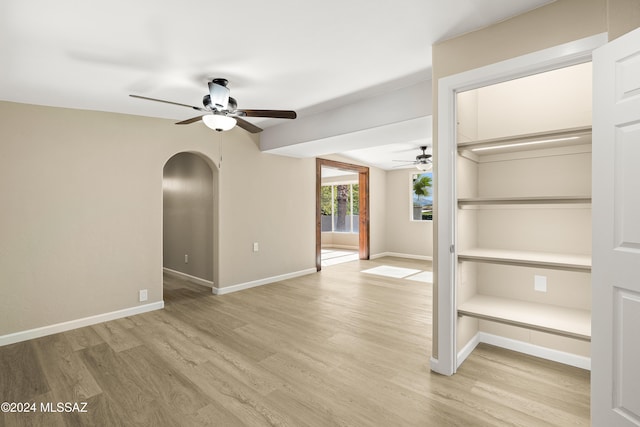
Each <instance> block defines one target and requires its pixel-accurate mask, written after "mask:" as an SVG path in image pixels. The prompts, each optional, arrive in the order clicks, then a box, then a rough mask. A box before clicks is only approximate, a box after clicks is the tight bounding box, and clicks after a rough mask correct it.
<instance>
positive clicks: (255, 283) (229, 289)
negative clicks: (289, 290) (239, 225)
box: [213, 268, 317, 295]
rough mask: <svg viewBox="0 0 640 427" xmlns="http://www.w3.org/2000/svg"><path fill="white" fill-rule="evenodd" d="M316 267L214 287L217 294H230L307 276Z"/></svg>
mask: <svg viewBox="0 0 640 427" xmlns="http://www.w3.org/2000/svg"><path fill="white" fill-rule="evenodd" d="M316 272H317V270H316V269H315V268H308V269H306V270H300V271H294V272H293V273H287V274H281V275H279V276H273V277H266V278H264V279H259V280H253V281H251V282H245V283H238V284H237V285H231V286H225V287H224V288H213V293H214V294H215V295H224V294H230V293H231V292H238V291H242V290H245V289H250V288H255V287H256V286H262V285H268V284H269V283H274V282H280V281H282V280H287V279H293V278H294V277H300V276H306V275H307V274H313V273H316Z"/></svg>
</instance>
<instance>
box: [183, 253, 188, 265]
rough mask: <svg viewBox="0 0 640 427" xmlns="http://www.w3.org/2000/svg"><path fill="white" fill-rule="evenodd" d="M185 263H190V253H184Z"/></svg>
mask: <svg viewBox="0 0 640 427" xmlns="http://www.w3.org/2000/svg"><path fill="white" fill-rule="evenodd" d="M184 263H185V264H189V255H188V254H184Z"/></svg>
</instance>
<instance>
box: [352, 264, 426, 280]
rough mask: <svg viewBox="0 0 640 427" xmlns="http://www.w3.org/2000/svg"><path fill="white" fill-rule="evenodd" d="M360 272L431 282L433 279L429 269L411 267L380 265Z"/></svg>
mask: <svg viewBox="0 0 640 427" xmlns="http://www.w3.org/2000/svg"><path fill="white" fill-rule="evenodd" d="M361 273H367V274H375V275H377V276H385V277H393V278H394V279H407V280H413V281H416V282H425V283H431V282H432V281H433V273H432V272H431V271H422V270H416V269H413V268H401V267H392V266H389V265H380V266H378V267H374V268H369V269H367V270H362V271H361Z"/></svg>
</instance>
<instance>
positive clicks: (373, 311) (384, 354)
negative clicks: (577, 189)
mask: <svg viewBox="0 0 640 427" xmlns="http://www.w3.org/2000/svg"><path fill="white" fill-rule="evenodd" d="M383 264H385V265H391V266H396V267H407V268H418V269H423V270H424V269H430V267H431V266H430V264H429V263H426V262H418V261H409V260H402V259H397V258H382V259H378V260H375V261H356V262H352V263H347V264H340V265H336V266H332V267H329V268H325V269H324V270H323V271H322V272H321V273H319V274H314V275H309V276H304V277H300V278H296V279H291V280H287V281H283V282H280V283H275V284H270V285H266V286H262V287H258V288H253V289H249V290H246V291H242V292H237V293H232V294H228V295H224V296H213V295H211V294H210V290H209V289H206V288H202V287H199V286H197V285H192V284H189V283H186V282H183V281H179V280H177V279H172V278H169V277H165V301H166V308H165V309H164V310H161V311H156V312H151V313H146V314H142V315H138V316H133V317H129V318H125V319H120V320H115V321H111V322H107V323H103V324H99V325H95V326H90V327H86V328H82V329H77V330H74V331H69V332H65V333H61V334H57V335H52V336H48V337H44V338H40V339H35V340H31V341H28V342H22V343H17V344H13V345H9V346H5V347H0V400H1V401H8V402H35V403H36V404H37V405H38V409H39V408H40V407H39V405H40V402H87V407H86V410H87V411H88V412H87V413H42V412H37V413H33V414H25V413H20V414H18V413H5V414H0V425H4V426H18V425H38V426H39V425H42V426H65V425H69V426H73V425H96V426H119V425H123V426H130V425H144V426H200V425H213V426H245V425H246V426H254V425H255V426H263V425H275V426H284V425H289V426H450V425H451V426H503V425H519V426H547V425H550V426H553V425H555V426H568V425H589V372H587V371H583V370H580V369H577V368H572V367H568V366H565V365H560V364H557V363H552V362H548V361H544V360H540V359H536V358H533V357H529V356H524V355H521V354H518V353H513V352H510V351H506V350H503V349H499V348H494V347H491V346H487V345H481V346H479V347H478V348H477V349H476V350H475V351H474V352H473V354H472V355H471V356H470V357H469V358H468V359H467V361H466V362H465V363H464V365H463V366H462V367H461V369H460V370H459V372H458V373H457V374H456V375H454V376H453V377H444V376H440V375H437V374H434V373H432V372H430V370H429V357H430V353H431V318H432V311H431V285H429V284H425V283H423V282H415V281H410V280H404V279H393V278H386V277H379V276H373V275H367V274H362V273H360V271H361V270H363V269H367V268H371V267H375V266H378V265H383Z"/></svg>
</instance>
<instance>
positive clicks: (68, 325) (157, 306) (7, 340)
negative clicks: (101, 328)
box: [0, 301, 164, 347]
mask: <svg viewBox="0 0 640 427" xmlns="http://www.w3.org/2000/svg"><path fill="white" fill-rule="evenodd" d="M163 308H164V301H158V302H152V303H150V304H145V305H139V306H136V307H130V308H125V309H122V310H116V311H111V312H109V313H103V314H97V315H95V316H89V317H83V318H82V319H76V320H70V321H68V322H62V323H56V324H54V325H48V326H42V327H40V328H35V329H29V330H26V331H20V332H14V333H12V334H8V335H2V336H0V347H1V346H4V345H9V344H13V343H17V342H21V341H27V340H31V339H34V338H40V337H44V336H47V335H53V334H57V333H60V332H66V331H70V330H72V329H77V328H83V327H85V326H90V325H95V324H97V323H103V322H108V321H110V320H115V319H121V318H123V317H129V316H134V315H136V314H142V313H146V312H148V311H154V310H161V309H163Z"/></svg>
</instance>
